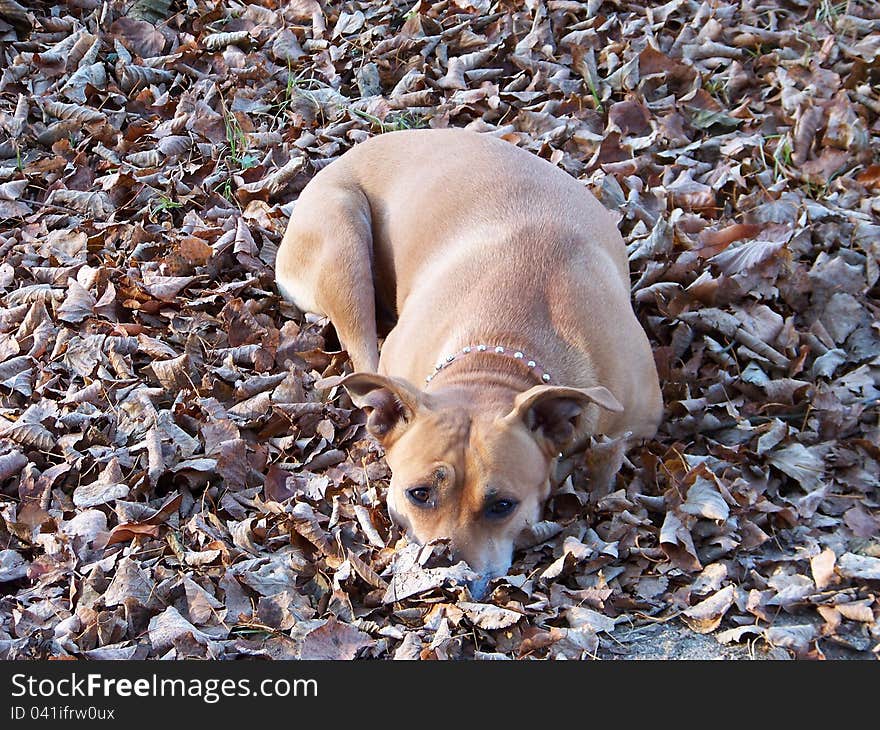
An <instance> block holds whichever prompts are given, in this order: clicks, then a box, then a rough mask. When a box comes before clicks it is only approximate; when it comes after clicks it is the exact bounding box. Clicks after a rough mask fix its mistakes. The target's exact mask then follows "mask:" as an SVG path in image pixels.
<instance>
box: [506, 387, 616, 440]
mask: <svg viewBox="0 0 880 730" xmlns="http://www.w3.org/2000/svg"><path fill="white" fill-rule="evenodd" d="M590 403H595V404H596V405H597V406H600V407H601V408H604V409H606V410H608V411H611V412H612V413H621V412H622V411H623V406H622V405H620V402H619V401H618V400H617V398H615V397H614V395H613V394H612V393H611V391H610V390H608V389H607V388H603V387H602V386H601V385H597V386H594V387H592V388H565V387H562V386H558V385H536V386H535V387H534V388H530V389H529V390H527V391H525V392H523V393H520V394H519V395H518V396H517V397H516V399H515V400H514V402H513V410H512V411H511V412H510V413H509V414H507V416H505V420H506V421H508V422H516V421H520V422H522V423H523V424H525V426H526V428H528V429H529V430H530V431H532V432H533V433H534V434H535V435H536V436H541V437H543V439H545V440H546V441H547V442H549V446H550V448H551V449H552V450H553V451H554V452H556V451H559V450H560V449H562V448H563V447H565V446H566V445H567V444H568V443H569V442H570V441H571V439H572V438H573V437H574V435H575V427H576V425H577V420H578V418H579V417H580V416H581V414H582V413H583V412H584V409H585V408H586V407H587V406H588V405H589V404H590Z"/></svg>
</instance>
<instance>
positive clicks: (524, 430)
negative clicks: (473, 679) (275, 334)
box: [276, 129, 663, 597]
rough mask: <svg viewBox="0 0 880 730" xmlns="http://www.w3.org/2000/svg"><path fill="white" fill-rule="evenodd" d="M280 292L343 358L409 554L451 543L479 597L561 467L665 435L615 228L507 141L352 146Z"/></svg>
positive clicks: (292, 257) (600, 210)
mask: <svg viewBox="0 0 880 730" xmlns="http://www.w3.org/2000/svg"><path fill="white" fill-rule="evenodd" d="M276 280H277V285H278V289H279V292H280V293H281V294H282V296H283V297H284V298H285V299H287V300H288V301H290V302H292V303H293V304H294V305H295V306H296V307H297V308H298V309H300V310H302V311H303V312H312V313H315V314H317V315H320V316H325V317H329V319H330V321H331V322H332V324H333V325H334V328H335V330H336V333H337V335H338V337H339V340H340V344H341V345H342V346H343V347H344V348H345V350H346V351H347V352H348V354H349V356H350V358H351V361H352V365H353V369H354V372H353V373H352V374H350V375H347V376H346V377H344V378H341V379H337V380H336V381H335V382H336V383H338V384H340V385H342V386H343V387H344V388H345V390H346V391H347V392H348V394H349V396H350V397H351V400H352V402H353V403H354V404H355V405H356V406H358V407H360V408H362V409H363V410H364V412H365V413H366V414H367V420H366V427H367V430H368V432H369V433H370V434H372V436H373V437H374V438H375V439H377V440H378V441H379V443H380V444H381V445H382V447H384V451H385V455H386V459H387V462H388V465H389V467H390V469H391V472H392V478H391V482H390V486H389V489H388V495H387V506H388V511H389V514H390V517H391V519H392V520H393V521H394V522H395V523H396V524H397V525H398V526H399V527H400V528H401V529H402V530H404V531H405V532H406V533H407V535H408V536H409V537H410V538H411V539H414V540H415V541H416V542H419V543H426V542H428V541H431V540H434V539H439V538H446V539H448V540H450V542H451V547H452V550H453V556H454V557H456V558H457V559H463V560H465V561H466V562H467V563H468V565H469V566H470V567H471V568H472V569H473V570H474V571H475V572H476V573H477V574H478V575H479V578H478V579H476V580H474V581H473V582H472V583H471V584H470V588H471V594H472V596H474V597H480V596H481V595H482V594H483V593H484V591H485V588H486V586H487V584H488V581H489V580H490V579H491V578H494V577H498V576H501V575H504V574H506V573H507V571H508V569H509V567H510V565H511V563H512V560H513V553H514V547H515V545H516V543H517V541H518V539H519V538H520V537H521V536H522V535H523V534H527V533H528V532H529V530H530V529H531V527H532V526H533V525H535V524H536V523H537V522H539V521H540V520H541V512H542V508H543V505H544V503H545V501H546V499H547V498H548V496H549V495H550V492H551V475H552V472H553V469H554V467H555V464H556V460H557V459H558V458H559V457H560V456H561V455H562V454H563V453H572V452H575V451H576V450H577V449H579V448H583V446H584V444H585V442H586V441H588V439H589V437H590V436H591V435H592V434H608V435H611V436H622V435H626V434H631V436H632V437H633V438H650V437H651V436H653V435H654V433H655V432H656V429H657V427H658V424H659V421H660V418H661V414H662V409H663V404H662V399H661V394H660V385H659V382H658V376H657V370H656V367H655V364H654V359H653V356H652V352H651V347H650V344H649V342H648V338H647V336H646V334H645V332H644V330H643V329H642V327H641V325H640V324H639V322H638V320H637V319H636V317H635V314H634V312H633V309H632V304H631V300H630V283H629V273H628V267H627V258H626V251H625V246H624V242H623V239H622V237H621V235H620V233H619V232H618V230H617V226H616V223H615V218H614V216H613V215H612V214H611V213H610V212H609V211H608V210H607V209H606V208H604V207H603V206H602V204H601V203H599V201H598V200H596V198H595V197H594V196H593V195H591V194H590V193H589V191H587V190H586V188H585V187H584V186H583V185H582V184H580V183H579V182H578V181H577V180H575V179H574V178H573V177H571V176H570V175H568V174H567V173H566V172H564V171H563V170H561V169H559V168H558V167H556V166H554V165H552V164H550V163H549V162H547V161H545V160H543V159H541V158H539V157H538V156H536V155H533V154H532V153H530V152H527V151H525V150H523V149H520V148H519V147H517V146H515V145H513V144H511V143H509V142H506V141H504V140H502V139H500V138H497V137H494V136H492V135H487V134H480V133H477V132H472V131H466V130H462V129H430V130H429V129H423V130H406V131H398V132H390V133H387V134H382V135H379V136H376V137H373V138H371V139H369V140H367V141H365V142H362V143H360V144H358V145H356V146H354V147H353V148H351V149H350V150H348V151H347V152H345V153H344V154H343V155H341V156H340V157H339V158H338V159H337V160H334V161H333V162H332V163H330V164H329V165H328V166H327V167H325V168H324V169H322V170H321V171H320V172H318V173H317V175H315V177H314V178H313V179H312V180H311V181H309V183H308V184H307V185H306V187H305V188H304V189H303V191H302V193H301V194H300V196H299V199H298V200H297V201H296V204H295V206H294V209H293V213H292V215H291V218H290V222H289V224H288V227H287V229H286V231H285V235H284V237H283V239H282V242H281V244H280V246H279V249H278V253H277V258H276ZM382 337H384V342H383V344H382V347H381V352H380V348H379V342H380V339H381V338H382ZM328 384H332V383H328Z"/></svg>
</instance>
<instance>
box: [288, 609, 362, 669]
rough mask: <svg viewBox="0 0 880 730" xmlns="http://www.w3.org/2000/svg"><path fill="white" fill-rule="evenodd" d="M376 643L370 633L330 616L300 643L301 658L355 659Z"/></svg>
mask: <svg viewBox="0 0 880 730" xmlns="http://www.w3.org/2000/svg"><path fill="white" fill-rule="evenodd" d="M374 643H375V642H374V641H373V639H371V638H370V636H369V634H365V633H364V632H363V631H360V630H359V629H356V628H355V627H354V626H352V625H351V624H346V623H342V622H340V621H337V620H336V619H335V618H330V619H328V620H327V621H326V622H324V623H323V624H322V625H321V626H319V627H318V628H316V629H313V630H312V631H310V632H309V633H308V634H306V636H305V638H304V639H303V641H302V644H301V645H300V650H299V658H300V659H324V660H327V659H332V660H338V659H354V658H355V656H357V654H358V652H360V651H361V650H362V649H366V648H367V647H369V646H372V645H373V644H374Z"/></svg>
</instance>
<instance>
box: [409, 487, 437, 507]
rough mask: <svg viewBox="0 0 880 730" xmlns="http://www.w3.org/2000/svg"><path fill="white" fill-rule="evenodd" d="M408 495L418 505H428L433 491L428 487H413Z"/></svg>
mask: <svg viewBox="0 0 880 730" xmlns="http://www.w3.org/2000/svg"><path fill="white" fill-rule="evenodd" d="M406 494H407V496H408V497H409V498H410V499H411V500H412V501H413V502H415V503H416V504H418V505H426V504H428V502H429V501H430V499H431V490H430V489H429V488H428V487H413V488H412V489H410V490H408V491H407V493H406Z"/></svg>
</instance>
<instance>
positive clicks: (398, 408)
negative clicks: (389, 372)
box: [339, 373, 422, 445]
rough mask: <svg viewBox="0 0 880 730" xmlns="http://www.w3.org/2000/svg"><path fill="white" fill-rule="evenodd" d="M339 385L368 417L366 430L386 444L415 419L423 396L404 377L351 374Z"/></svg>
mask: <svg viewBox="0 0 880 730" xmlns="http://www.w3.org/2000/svg"><path fill="white" fill-rule="evenodd" d="M339 385H341V386H342V387H344V388H345V389H346V390H347V391H348V394H349V395H350V396H351V400H352V402H353V403H354V404H355V405H356V406H357V407H358V408H363V409H364V411H365V412H366V414H367V430H368V431H369V432H370V433H371V434H372V435H373V436H375V437H376V439H378V441H379V442H380V443H382V444H383V445H388V443H389V442H390V441H391V440H392V438H394V437H396V436H398V435H399V434H400V432H401V431H402V429H403V427H405V426H406V425H407V424H408V423H409V422H410V421H412V419H413V417H414V416H415V413H416V411H417V410H418V408H419V406H420V405H421V403H422V394H421V393H420V392H419V391H418V390H417V389H416V388H415V387H413V386H412V385H411V384H410V383H409V382H407V381H406V380H404V379H403V378H391V377H387V376H385V375H378V374H376V373H352V374H351V375H348V376H347V377H345V378H343V379H342V380H341V381H340V382H339Z"/></svg>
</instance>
